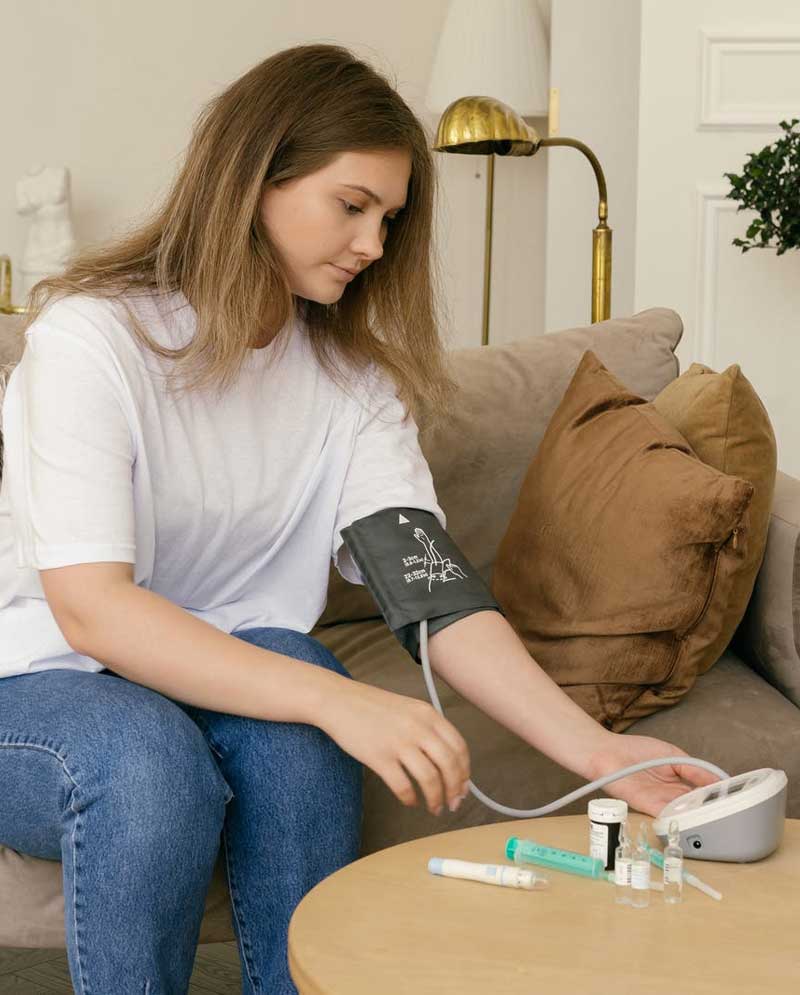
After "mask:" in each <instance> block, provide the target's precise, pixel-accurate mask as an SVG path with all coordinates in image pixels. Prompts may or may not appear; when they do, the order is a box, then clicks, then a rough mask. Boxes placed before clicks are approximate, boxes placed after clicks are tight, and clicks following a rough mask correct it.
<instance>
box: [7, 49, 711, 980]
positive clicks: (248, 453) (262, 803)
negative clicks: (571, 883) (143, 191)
mask: <svg viewBox="0 0 800 995" xmlns="http://www.w3.org/2000/svg"><path fill="white" fill-rule="evenodd" d="M428 144H429V143H428V139H427V137H426V134H425V132H424V129H423V128H422V126H421V125H420V123H419V122H418V121H417V119H416V118H415V117H414V115H413V113H412V112H411V111H410V109H409V108H408V107H407V105H406V104H405V103H404V102H403V100H402V99H401V98H400V97H399V96H398V94H397V93H396V92H395V90H394V89H393V88H392V87H391V86H390V85H389V84H388V83H387V81H386V80H384V79H383V78H382V77H381V76H380V75H379V74H377V73H376V72H375V71H374V70H373V69H372V68H370V67H369V66H367V65H365V64H364V63H362V62H360V61H358V60H356V59H355V58H354V57H353V56H352V55H351V54H350V53H349V52H348V51H347V50H345V49H342V48H339V47H336V46H328V45H309V46H300V47H297V48H293V49H289V50H286V51H283V52H279V53H278V54H276V55H274V56H272V57H271V58H269V59H267V60H265V61H264V62H262V63H261V64H259V65H257V66H255V67H254V68H253V69H252V70H250V71H249V72H248V73H246V74H245V75H244V76H243V77H242V78H241V79H239V80H237V81H236V82H235V83H233V85H231V86H230V87H229V88H228V89H227V90H225V91H224V92H223V93H222V94H221V95H219V96H218V97H216V98H215V99H214V100H212V101H211V103H210V104H209V105H208V106H207V108H206V109H205V110H204V111H203V113H202V114H201V116H200V119H199V121H198V123H197V126H196V129H195V132H194V134H193V137H192V141H191V144H190V146H189V149H188V153H187V156H186V160H185V163H184V165H183V166H182V168H181V170H180V172H179V175H178V177H177V180H176V182H175V184H174V186H173V188H172V190H171V192H170V193H169V194H168V196H167V198H166V201H165V204H164V206H163V207H162V208H160V209H159V211H158V212H157V213H156V215H155V217H154V218H153V220H151V221H149V222H148V223H147V224H145V225H144V226H142V227H141V228H140V229H138V230H136V231H134V232H133V233H131V234H129V235H127V236H126V237H124V238H122V239H120V240H118V241H117V242H116V243H114V244H112V245H109V246H104V247H99V248H95V249H93V250H90V251H84V252H83V253H81V254H80V255H79V256H78V257H77V258H75V259H74V260H73V261H72V263H71V265H70V266H69V268H68V269H67V271H66V273H65V274H64V275H63V276H60V277H58V278H53V279H48V280H45V281H42V282H41V283H39V284H38V285H37V287H36V288H35V289H34V292H33V294H32V296H31V302H30V303H31V314H30V316H29V318H28V321H27V326H26V348H25V352H24V355H23V358H22V361H21V362H20V364H19V366H18V367H16V369H15V370H14V373H13V374H12V377H11V379H10V381H9V385H8V391H7V396H6V400H5V403H4V407H3V414H4V426H5V435H6V440H5V441H6V473H5V478H4V480H3V491H2V502H0V674H2V675H3V677H4V679H3V680H2V681H0V779H1V780H2V783H3V784H4V786H5V791H4V801H3V803H2V805H0V842H2V843H4V844H5V845H6V846H10V847H13V848H14V849H16V850H18V851H20V852H22V853H27V854H31V855H34V856H40V857H44V858H47V859H55V860H61V861H62V864H63V880H64V896H65V927H66V933H67V950H68V958H69V965H70V972H71V976H72V980H73V983H74V985H75V988H76V990H78V991H103V992H111V991H114V992H115V993H120V995H122V993H127V992H142V991H143V990H144V991H145V992H153V993H155V992H176V993H177V992H184V991H186V989H187V986H188V981H189V977H190V973H191V969H192V963H193V959H194V954H195V948H196V944H197V939H198V933H199V928H200V922H201V918H202V913H203V901H204V897H205V894H206V891H207V888H208V884H209V880H210V877H211V873H212V869H213V866H214V863H215V859H216V856H217V852H218V850H219V847H220V842H221V845H222V848H223V852H224V856H225V861H226V867H227V874H228V885H229V889H230V893H231V903H232V908H233V914H234V925H235V929H236V934H237V937H238V944H239V952H240V954H241V959H242V966H243V970H242V974H243V984H244V989H243V990H244V991H245V992H270V993H278V992H293V991H295V988H294V985H293V984H292V982H291V979H290V976H289V972H288V966H287V954H286V934H287V927H288V923H289V919H290V917H291V914H292V912H293V911H294V908H295V907H296V905H297V903H298V902H299V901H300V899H301V898H302V897H303V895H304V894H305V893H306V892H307V891H308V890H309V889H310V888H311V887H313V886H314V885H315V884H316V883H317V882H318V881H320V880H322V879H323V878H324V877H325V876H327V875H328V874H330V873H332V872H333V871H335V870H336V869H338V868H339V867H341V866H343V865H345V864H347V863H348V862H350V861H352V860H354V859H355V858H356V857H357V856H358V853H359V833H360V823H361V777H362V765H366V766H368V767H369V768H371V769H372V770H373V771H374V772H375V773H376V774H378V775H379V776H380V777H381V778H382V779H383V781H384V782H385V783H386V785H387V786H388V787H389V789H390V790H391V791H392V792H393V793H394V794H395V795H396V797H397V798H398V799H399V800H400V801H401V802H402V803H403V804H405V805H414V804H417V798H416V792H415V786H414V783H413V781H412V778H413V780H415V781H416V782H417V784H418V786H419V787H420V789H421V791H422V793H423V795H424V798H425V802H426V804H427V805H428V807H429V808H430V809H431V810H432V811H436V812H438V811H440V809H441V807H442V805H443V804H444V803H448V804H449V805H451V806H452V805H453V804H457V803H458V799H459V798H460V797H462V796H463V795H464V793H465V790H466V782H467V780H468V779H469V776H470V764H469V755H468V750H467V744H466V743H465V741H464V739H463V737H462V736H461V735H460V733H459V732H458V730H457V729H455V727H454V726H453V725H452V724H451V723H450V722H449V721H448V720H447V719H445V718H443V717H441V716H440V715H439V714H438V713H437V712H436V711H435V709H434V708H433V707H432V706H430V705H428V704H427V703H425V702H422V701H418V700H416V699H409V698H407V697H405V696H402V695H398V694H393V693H391V692H387V691H384V690H382V689H380V688H376V687H372V686H370V685H366V684H362V683H359V682H356V681H354V680H352V678H351V677H350V675H349V674H348V672H347V671H346V670H345V668H344V667H343V666H342V664H341V663H340V662H339V661H338V660H337V659H336V658H335V657H334V656H333V655H332V654H331V653H330V652H329V651H328V650H326V649H325V648H324V647H323V646H322V645H321V644H320V643H318V642H317V641H316V640H314V639H313V638H311V637H310V636H309V635H308V632H309V631H310V629H311V628H312V627H313V625H314V624H315V622H316V621H317V619H318V618H319V616H320V614H321V613H322V611H323V609H324V605H325V597H326V587H327V579H328V565H329V563H330V559H331V557H333V559H334V561H335V562H336V564H337V567H338V568H339V570H340V572H341V573H342V574H343V576H344V577H345V578H346V579H348V580H350V581H352V582H354V583H361V578H360V575H359V573H358V571H357V569H356V568H355V565H354V564H353V562H352V561H351V560H350V558H349V555H348V554H347V551H346V548H345V547H343V546H342V538H341V530H342V529H343V528H345V527H346V526H347V525H348V524H350V523H351V522H353V521H355V520H357V519H358V518H360V517H363V516H365V515H368V514H370V513H372V512H374V511H376V510H379V509H380V508H383V507H404V506H405V507H418V508H423V509H425V510H428V511H430V512H432V513H433V514H435V515H436V516H437V517H438V518H439V520H440V521H441V523H442V525H444V524H445V519H444V515H443V513H442V511H441V508H440V507H439V505H438V503H437V501H436V495H435V492H434V489H433V483H432V480H431V476H430V472H429V470H428V467H427V465H426V463H425V460H424V458H423V456H422V454H421V452H420V449H419V445H418V440H417V427H416V423H415V418H416V417H417V416H419V415H421V414H422V413H424V414H425V416H426V418H428V419H429V420H433V419H435V418H436V417H438V416H440V415H441V414H442V413H445V412H446V411H447V409H448V406H449V405H450V404H452V403H457V400H455V401H454V399H453V391H454V385H453V383H452V381H451V380H450V379H449V377H448V375H447V372H446V364H445V358H444V350H443V348H442V345H441V343H440V342H439V339H438V336H437V328H436V321H435V313H436V308H435V297H434V291H433V286H434V274H433V272H432V268H431V252H430V243H431V219H432V213H433V203H434V199H433V198H434V169H433V164H432V159H431V155H430V152H429V149H428ZM407 415H408V417H407ZM430 657H431V663H432V666H433V667H434V669H435V670H436V671H437V672H438V673H439V674H440V675H441V676H442V677H443V678H444V679H445V680H446V681H447V682H448V683H449V684H451V685H452V686H453V687H454V688H455V689H456V690H457V691H459V692H460V693H462V694H463V695H464V696H466V697H467V698H469V699H470V700H471V701H473V702H474V703H476V704H477V705H478V706H479V707H480V708H482V709H483V710H485V711H486V712H487V713H488V714H490V715H491V716H493V717H494V718H495V719H497V720H498V721H499V722H501V723H503V724H504V725H506V726H507V727H508V728H509V729H511V730H512V731H514V732H515V733H517V734H518V735H520V736H522V737H523V738H525V739H526V740H527V741H528V742H529V743H530V744H531V745H532V746H533V747H535V748H536V749H539V750H542V751H543V752H545V753H547V754H548V755H549V756H551V757H552V758H553V759H555V760H556V761H558V762H559V763H560V764H562V765H563V766H565V767H567V768H569V769H570V770H573V771H575V772H577V773H579V774H580V775H581V776H583V777H585V778H587V779H589V778H595V777H598V776H600V775H602V774H603V773H605V772H610V771H613V770H617V769H619V768H621V767H623V766H626V765H628V764H631V763H634V762H636V761H639V760H644V759H650V758H654V757H660V756H668V755H675V754H683V751H681V750H679V749H678V748H677V747H676V746H673V745H672V744H669V743H664V742H660V741H658V740H655V739H648V738H646V737H638V736H624V737H623V736H619V735H613V734H611V733H610V732H608V731H607V730H605V729H603V728H602V727H600V726H599V725H598V724H597V723H596V722H594V721H593V720H592V719H591V718H589V717H588V716H587V715H586V714H585V713H584V712H583V711H582V710H581V709H580V708H579V707H578V706H577V705H575V704H574V703H573V702H572V701H571V700H570V699H569V698H568V697H567V696H566V695H565V694H564V693H563V692H562V691H561V689H560V688H559V687H557V685H555V684H554V683H553V682H552V681H551V680H550V679H549V678H548V677H547V676H546V675H545V674H544V673H543V671H542V670H541V669H540V668H539V667H538V665H537V664H536V663H535V662H534V661H533V660H532V659H531V658H530V656H529V655H528V653H527V651H526V650H525V648H524V646H523V645H522V643H521V642H520V641H519V639H518V638H517V637H516V635H515V634H514V632H513V630H512V629H511V628H510V627H509V625H508V624H507V623H506V621H505V619H504V618H503V616H502V615H500V614H499V613H498V612H495V611H481V612H476V613H474V614H472V615H470V616H468V617H466V618H462V619H461V620H460V621H458V622H456V623H454V624H452V625H450V626H448V627H447V628H445V629H443V630H441V631H440V632H438V633H437V634H436V635H435V636H433V637H431V640H430ZM487 660H491V666H490V667H489V666H487V665H486V661H487ZM508 687H514V688H515V689H516V693H515V695H514V696H513V697H511V696H508V695H507V694H506V691H505V689H507V688H508ZM682 779H684V780H685V781H687V782H689V783H688V785H687V784H685V783H683V780H682ZM711 780H714V778H713V777H712V776H711V775H709V774H706V773H705V772H703V771H700V770H698V769H697V768H691V767H677V768H658V769H654V770H650V771H647V772H643V773H640V774H637V775H635V776H633V777H628V778H625V779H624V780H621V781H618V782H615V783H614V784H612V785H611V786H610V788H609V789H608V790H609V793H610V794H614V795H617V796H619V797H622V798H626V799H627V800H628V801H629V802H630V803H631V805H633V806H635V807H636V808H637V809H639V810H640V811H643V812H646V813H649V814H655V813H657V812H658V811H659V810H660V809H661V807H663V805H664V804H666V803H667V802H668V801H669V800H671V799H672V798H674V797H676V796H677V795H679V794H681V793H683V792H685V791H687V790H689V789H690V787H693V786H695V785H698V784H705V783H709V782H710V781H711Z"/></svg>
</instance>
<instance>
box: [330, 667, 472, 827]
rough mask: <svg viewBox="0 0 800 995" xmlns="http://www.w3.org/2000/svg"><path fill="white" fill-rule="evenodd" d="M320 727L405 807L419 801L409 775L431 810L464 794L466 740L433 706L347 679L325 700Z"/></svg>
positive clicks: (467, 765) (467, 773) (467, 768)
mask: <svg viewBox="0 0 800 995" xmlns="http://www.w3.org/2000/svg"><path fill="white" fill-rule="evenodd" d="M319 725H320V728H322V729H324V731H325V732H326V733H327V734H328V735H329V736H330V737H331V739H333V740H334V741H335V742H336V743H338V744H339V746H341V748H342V749H343V750H344V751H345V752H346V753H349V754H350V755H351V756H352V757H355V759H356V760H360V761H361V763H363V764H365V765H366V766H367V767H369V768H370V769H371V770H373V771H374V772H375V773H376V774H377V775H378V777H380V778H381V779H382V780H383V781H384V782H385V783H386V785H387V786H388V787H389V789H390V790H391V791H392V792H393V793H394V794H395V795H396V796H397V797H398V798H399V799H400V801H401V802H402V803H403V804H404V805H409V806H414V805H417V804H419V803H418V801H417V795H416V792H415V790H414V785H413V783H412V781H411V778H410V777H409V776H408V775H409V774H411V775H412V776H413V777H414V778H415V780H416V781H417V783H418V784H419V786H420V787H421V789H422V792H423V795H424V796H425V801H426V802H427V805H428V808H429V809H430V811H431V812H432V813H434V814H436V809H438V808H439V806H441V805H443V804H445V803H446V804H447V805H448V807H449V805H450V803H451V802H454V801H455V799H456V798H459V797H460V796H463V795H465V794H466V793H467V781H468V780H469V778H470V758H469V749H468V747H467V744H466V741H465V740H464V737H463V736H462V735H461V733H460V732H459V731H458V729H456V727H455V726H454V725H453V724H452V723H451V722H449V721H448V720H447V719H445V718H442V716H441V715H440V714H439V713H438V712H437V711H436V709H435V708H434V707H433V705H429V704H428V703H427V702H425V701H420V700H419V699H417V698H409V697H408V696H407V695H402V694H395V693H394V692H392V691H384V690H383V689H382V688H376V687H373V686H372V685H370V684H363V683H361V682H360V681H355V680H353V681H348V682H347V684H346V686H345V687H344V688H343V690H342V693H337V694H336V695H335V696H334V697H332V698H331V699H329V700H328V701H327V702H326V706H325V716H324V721H321V722H320V723H319Z"/></svg>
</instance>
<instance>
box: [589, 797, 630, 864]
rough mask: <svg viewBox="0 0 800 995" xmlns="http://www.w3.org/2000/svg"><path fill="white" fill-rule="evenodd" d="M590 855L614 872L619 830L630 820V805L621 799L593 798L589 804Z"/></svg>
mask: <svg viewBox="0 0 800 995" xmlns="http://www.w3.org/2000/svg"><path fill="white" fill-rule="evenodd" d="M588 814H589V855H590V856H592V857H594V858H595V859H598V860H602V861H603V867H604V868H605V870H607V871H613V870H614V854H615V852H616V849H617V847H618V846H619V830H620V826H621V825H622V823H623V822H624V821H625V820H626V819H627V818H628V803H627V802H624V801H622V800H621V799H620V798H593V799H592V800H591V801H590V802H589V812H588Z"/></svg>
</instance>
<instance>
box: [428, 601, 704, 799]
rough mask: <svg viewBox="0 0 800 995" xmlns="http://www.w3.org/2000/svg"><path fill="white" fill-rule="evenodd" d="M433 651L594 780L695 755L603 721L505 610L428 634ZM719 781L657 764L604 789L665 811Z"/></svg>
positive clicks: (473, 689)
mask: <svg viewBox="0 0 800 995" xmlns="http://www.w3.org/2000/svg"><path fill="white" fill-rule="evenodd" d="M428 656H429V658H430V662H431V669H432V670H433V671H434V673H436V674H437V675H439V676H441V677H442V679H443V680H444V681H446V682H447V683H448V684H449V685H450V687H452V688H453V689H454V690H455V691H457V692H458V693H459V694H460V695H462V697H464V698H466V699H468V700H469V701H471V702H472V703H473V704H474V705H477V707H478V708H480V709H481V711H483V712H485V713H486V714H487V715H489V716H491V717H492V718H493V719H495V720H496V721H497V722H500V723H501V724H502V725H504V726H505V727H506V728H507V729H510V730H511V731H512V732H513V733H515V734H516V735H517V736H519V737H520V738H521V739H523V740H524V741H525V742H526V743H529V744H530V745H531V746H532V747H534V748H535V749H537V750H539V751H540V752H542V753H545V754H547V756H549V757H550V758H551V759H553V760H555V761H556V763H558V764H560V765H561V766H562V767H566V768H567V769H568V770H571V771H574V772H575V773H576V774H579V775H580V776H581V777H582V778H584V779H585V780H586V781H593V780H595V779H596V778H598V777H602V776H603V775H604V774H610V773H611V772H612V771H615V770H620V769H621V768H623V767H627V766H630V765H632V764H634V763H638V762H640V761H642V760H652V759H656V758H657V757H669V756H687V754H686V753H685V751H684V750H682V749H680V748H679V747H677V746H675V745H673V744H672V743H666V742H664V741H662V740H658V739H652V738H650V737H648V736H630V735H622V734H620V733H612V732H610V731H609V730H608V729H605V728H603V726H601V725H600V723H599V722H596V721H595V720H594V719H593V718H591V716H589V715H587V714H586V712H584V711H583V709H582V708H581V707H580V706H579V705H576V704H575V702H574V701H572V699H571V698H570V697H569V696H568V695H567V694H565V693H564V691H562V690H561V688H560V687H559V686H558V685H557V684H556V683H555V681H553V679H552V678H551V677H549V676H548V675H547V674H546V673H545V672H544V671H543V670H542V668H541V667H540V666H539V664H538V663H536V661H535V660H534V659H533V658H532V657H531V655H530V653H528V650H527V649H526V648H525V645H524V643H523V642H522V641H521V640H520V638H519V637H518V636H517V634H516V633H515V632H514V630H513V629H512V627H511V626H510V625H509V623H508V622H507V621H506V620H505V618H504V617H503V616H502V615H501V614H500V613H499V612H496V611H480V612H474V613H473V614H472V615H468V616H467V617H466V618H462V619H459V620H458V621H457V622H454V623H453V624H452V625H448V626H447V627H446V628H444V629H441V630H440V631H439V632H437V633H436V634H435V635H433V636H431V637H430V639H429V641H428ZM716 780H718V778H717V777H715V776H714V775H713V774H711V773H709V772H708V771H705V770H703V769H702V768H700V767H688V766H685V765H678V766H664V767H653V768H650V769H649V770H646V771H640V772H639V773H637V774H631V775H628V776H627V777H625V778H621V779H620V780H618V781H613V782H611V783H610V784H608V785H607V786H606V787H605V788H603V793H604V794H607V795H609V796H612V797H615V798H623V799H625V800H626V801H627V802H628V803H629V804H630V806H631V808H633V809H636V810H637V811H639V812H643V813H645V814H648V815H658V813H659V812H660V811H661V809H662V808H663V807H664V806H665V805H666V804H667V803H668V802H669V801H671V800H672V799H673V798H676V797H677V796H678V795H681V794H685V793H686V792H687V791H691V790H692V789H693V788H695V787H697V786H698V785H701V784H712V783H713V782H714V781H716ZM685 781H688V782H689V784H688V785H687V784H685V783H684V782H685ZM547 800H548V801H549V800H550V799H547Z"/></svg>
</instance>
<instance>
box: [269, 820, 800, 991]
mask: <svg viewBox="0 0 800 995" xmlns="http://www.w3.org/2000/svg"><path fill="white" fill-rule="evenodd" d="M642 819H646V820H647V822H648V824H650V823H652V820H651V819H650V818H649V817H647V816H643V815H641V814H639V813H635V812H632V813H631V819H630V821H631V828H632V829H633V831H634V832H635V831H636V830H637V829H638V824H639V822H640V821H641V820H642ZM588 825H589V824H588V818H587V817H586V816H581V815H572V816H551V817H547V818H540V819H514V820H512V821H510V822H500V823H494V824H493V825H487V826H476V827H474V828H472V829H461V830H458V831H455V832H443V833H439V834H436V835H434V836H428V837H425V838H423V839H417V840H411V841H410V842H408V843H402V844H399V845H398V846H393V847H389V848H388V849H385V850H380V851H378V852H377V853H373V854H370V855H369V856H367V857H363V858H361V859H360V860H357V861H355V862H353V863H352V864H348V865H347V866H346V867H343V868H342V869H341V870H339V871H337V872H336V873H334V874H331V875H330V876H329V877H327V878H325V880H324V881H321V882H320V883H319V884H318V885H317V886H316V887H314V888H312V890H311V891H310V892H308V894H307V895H305V897H304V898H303V899H302V901H301V902H300V903H299V905H298V906H297V908H296V909H295V912H294V915H293V916H292V920H291V923H290V925H289V966H290V970H291V974H292V978H293V980H294V982H295V984H296V985H297V987H298V990H299V992H300V993H301V995H375V993H376V992H380V993H381V995H411V993H413V995H426V993H431V995H433V993H436V995H456V993H457V995H469V993H471V992H475V993H478V992H480V993H486V992H502V993H503V995H517V993H519V995H523V993H524V995H531V993H532V992H539V991H540V992H555V991H567V990H569V991H573V992H580V993H581V995H593V993H597V995H601V993H602V995H609V993H612V995H620V993H628V992H630V993H633V992H636V993H639V992H644V991H646V992H648V995H662V993H663V995H676V993H680V992H686V991H691V992H692V993H693V995H712V993H717V992H719V993H723V992H724V993H725V995H732V993H736V992H741V993H747V995H752V993H753V992H769V993H770V995H783V993H786V995H788V993H790V992H791V993H792V995H796V993H797V991H798V984H800V982H799V981H798V978H800V943H798V929H800V917H798V909H800V820H797V819H787V820H786V823H785V831H784V836H783V840H782V842H781V845H780V846H779V847H778V849H777V850H776V851H775V852H774V853H772V854H770V856H769V857H766V858H764V859H763V860H760V861H756V862H755V863H750V864H732V863H722V862H713V861H703V860H688V859H687V860H686V862H685V866H686V867H687V868H688V869H690V870H692V871H693V872H694V873H695V874H696V875H697V877H698V878H700V880H701V881H703V882H705V883H707V884H709V885H711V886H712V887H713V888H716V889H717V891H720V892H721V893H722V900H721V901H719V902H718V901H716V900H715V899H713V898H711V897H709V896H708V895H706V894H704V893H703V892H701V891H698V890H697V889H696V888H693V887H691V886H689V885H687V884H686V883H685V882H684V886H683V901H682V902H681V903H679V904H677V905H667V904H665V903H664V900H663V893H662V892H660V891H655V890H651V891H650V905H649V906H648V907H647V908H644V909H636V908H632V907H631V906H629V905H617V904H616V902H615V891H616V889H615V887H614V885H613V884H611V883H610V882H608V881H599V880H598V881H594V880H591V879H589V878H582V877H577V876H575V875H572V874H564V873H561V872H558V871H550V870H546V869H544V868H540V870H541V872H542V873H543V874H544V875H545V876H546V877H548V878H549V880H550V886H549V889H547V890H544V891H538V890H537V891H526V890H523V889H514V888H502V887H498V886H496V885H488V884H481V883H478V882H475V881H464V880H461V879H456V878H445V877H441V876H437V875H434V874H431V873H430V872H429V871H428V860H429V858H430V857H454V858H457V859H460V860H471V861H480V862H482V863H495V864H509V865H511V864H512V861H509V860H508V859H507V858H506V857H505V842H506V840H507V839H508V837H509V836H519V837H521V838H523V839H533V840H535V841H536V842H537V843H543V844H545V845H547V846H554V847H560V848H562V849H566V850H575V851H578V852H580V853H588V847H589V839H588V833H589V829H588ZM654 838H655V837H654V835H653V833H652V829H651V831H650V839H651V840H654ZM652 871H653V880H655V881H660V880H661V872H660V871H659V870H657V869H656V868H655V867H653V868H652Z"/></svg>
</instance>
